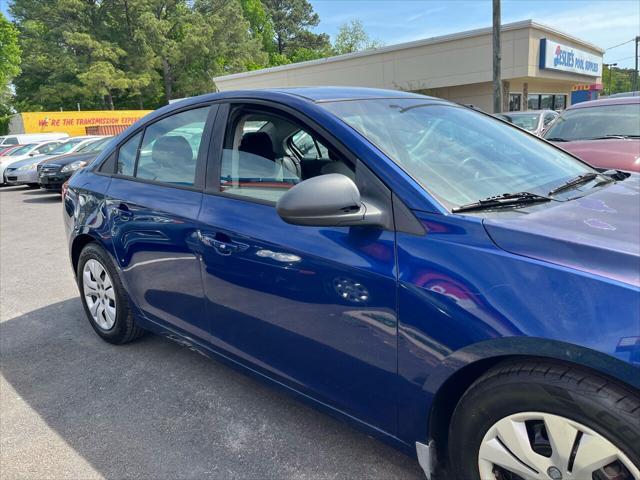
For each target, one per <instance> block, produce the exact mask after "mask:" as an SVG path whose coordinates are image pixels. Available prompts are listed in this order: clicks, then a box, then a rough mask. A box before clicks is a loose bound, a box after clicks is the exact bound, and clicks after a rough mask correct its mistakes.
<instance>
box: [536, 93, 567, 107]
mask: <svg viewBox="0 0 640 480" xmlns="http://www.w3.org/2000/svg"><path fill="white" fill-rule="evenodd" d="M566 106H567V96H566V95H561V94H553V93H530V94H529V97H528V99H527V108H528V109H529V110H564V109H565V108H566Z"/></svg>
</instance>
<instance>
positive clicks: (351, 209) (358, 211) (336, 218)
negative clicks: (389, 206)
mask: <svg viewBox="0 0 640 480" xmlns="http://www.w3.org/2000/svg"><path fill="white" fill-rule="evenodd" d="M276 210H277V211H278V215H280V217H281V218H282V219H283V220H284V221H285V222H287V223H291V224H294V225H308V226H348V225H381V224H382V213H381V211H380V210H379V209H378V208H376V207H374V206H373V205H371V204H365V203H364V202H362V200H361V199H360V192H359V191H358V187H357V186H356V184H355V183H354V182H353V180H351V179H350V178H349V177H347V176H345V175H342V174H339V173H329V174H326V175H320V176H318V177H313V178H310V179H309V180H305V181H303V182H301V183H299V184H297V185H295V186H294V187H292V188H291V189H290V190H288V191H287V193H285V194H284V195H283V196H282V197H280V199H279V200H278V203H277V204H276Z"/></svg>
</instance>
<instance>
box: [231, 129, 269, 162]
mask: <svg viewBox="0 0 640 480" xmlns="http://www.w3.org/2000/svg"><path fill="white" fill-rule="evenodd" d="M238 150H240V151H241V152H247V153H251V154H253V155H258V156H259V157H263V158H267V159H269V160H273V161H275V159H276V152H274V150H273V143H272V142H271V137H270V136H269V134H268V133H266V132H248V133H245V134H244V135H243V136H242V140H241V141H240V146H239V147H238Z"/></svg>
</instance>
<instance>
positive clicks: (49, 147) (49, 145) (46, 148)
mask: <svg viewBox="0 0 640 480" xmlns="http://www.w3.org/2000/svg"><path fill="white" fill-rule="evenodd" d="M58 145H60V143H59V142H51V143H47V144H45V145H42V146H40V147H38V148H36V150H35V152H36V153H39V154H43V153H49V152H50V151H52V150H53V149H54V148H56V147H57V146H58Z"/></svg>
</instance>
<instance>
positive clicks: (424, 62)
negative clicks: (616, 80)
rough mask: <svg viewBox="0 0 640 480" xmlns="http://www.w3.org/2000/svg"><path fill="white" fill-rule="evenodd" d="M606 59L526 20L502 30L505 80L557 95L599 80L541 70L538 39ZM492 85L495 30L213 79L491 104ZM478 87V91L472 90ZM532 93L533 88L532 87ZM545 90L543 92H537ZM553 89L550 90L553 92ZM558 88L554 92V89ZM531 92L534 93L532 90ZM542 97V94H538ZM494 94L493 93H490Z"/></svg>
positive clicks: (233, 85) (237, 85)
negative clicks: (436, 93)
mask: <svg viewBox="0 0 640 480" xmlns="http://www.w3.org/2000/svg"><path fill="white" fill-rule="evenodd" d="M545 37H546V38H548V39H550V40H554V41H557V42H560V43H563V44H565V45H569V46H573V47H576V48H580V49H582V50H586V51H588V52H591V53H593V54H596V55H602V51H600V50H598V49H597V48H595V47H593V46H591V45H589V44H586V43H584V42H580V41H578V40H577V39H574V38H572V37H569V36H567V35H564V34H562V33H561V32H557V31H556V30H554V29H550V28H548V27H542V26H539V25H537V24H535V23H534V22H531V21H525V22H518V23H516V24H510V25H505V26H503V31H502V38H501V44H502V78H503V79H504V80H508V81H512V80H517V79H522V78H541V79H542V78H543V79H545V80H548V81H552V82H557V83H560V82H564V85H563V86H562V88H561V90H560V91H559V92H555V93H560V92H563V93H564V92H567V93H569V92H570V91H571V85H573V84H575V83H588V82H591V83H593V82H598V81H599V79H598V78H594V77H588V76H583V75H576V74H571V73H563V72H555V71H550V70H544V69H543V70H541V69H540V68H539V50H540V39H541V38H545ZM491 80H492V35H491V29H481V30H476V31H471V32H463V33H461V34H454V35H449V36H444V37H438V38H435V39H427V40H421V41H416V42H410V43H407V44H403V45H399V46H398V45H396V46H390V47H383V48H381V49H379V50H376V51H374V52H359V53H356V54H349V55H343V56H340V57H332V58H329V59H323V60H316V61H312V62H303V63H300V64H294V65H287V66H285V67H275V68H269V69H264V70H259V71H256V72H248V73H243V74H237V75H228V76H225V77H218V78H216V79H215V82H216V86H217V87H218V89H219V90H231V89H252V88H270V87H271V88H274V87H297V86H309V85H345V86H362V87H378V88H391V89H400V90H411V91H422V90H429V91H433V90H434V89H444V90H442V92H444V93H443V94H442V96H444V97H445V98H451V99H452V100H456V101H462V103H473V104H474V105H475V104H476V103H477V104H478V105H486V108H490V106H491V102H489V103H487V99H486V95H487V91H486V90H487V85H486V83H487V82H491ZM471 85H475V87H469V86H471ZM530 88H531V87H530ZM539 88H543V87H539ZM549 88H552V87H549ZM553 88H556V87H553ZM532 91H533V90H532ZM540 92H542V91H541V90H540ZM488 94H489V95H491V92H489V93H488Z"/></svg>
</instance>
